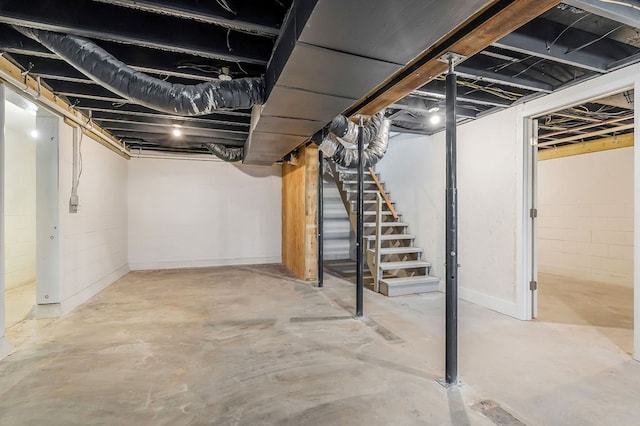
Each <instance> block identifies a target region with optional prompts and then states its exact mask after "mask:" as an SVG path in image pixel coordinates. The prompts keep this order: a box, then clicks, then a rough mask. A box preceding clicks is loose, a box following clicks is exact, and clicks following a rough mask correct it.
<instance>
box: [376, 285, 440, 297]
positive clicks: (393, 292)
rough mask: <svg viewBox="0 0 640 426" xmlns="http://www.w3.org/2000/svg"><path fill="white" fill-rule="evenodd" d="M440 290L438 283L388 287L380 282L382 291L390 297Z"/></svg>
mask: <svg viewBox="0 0 640 426" xmlns="http://www.w3.org/2000/svg"><path fill="white" fill-rule="evenodd" d="M438 290H439V289H438V283H422V284H408V285H399V286H393V287H387V285H386V284H384V283H380V293H382V294H384V295H385V296H389V297H394V296H405V295H408V294H416V293H428V292H433V291H438Z"/></svg>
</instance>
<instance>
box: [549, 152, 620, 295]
mask: <svg viewBox="0 0 640 426" xmlns="http://www.w3.org/2000/svg"><path fill="white" fill-rule="evenodd" d="M538 218H539V219H538V268H539V271H540V272H546V273H551V274H557V275H563V276H568V277H573V278H577V279H586V280H593V281H599V282H605V283H609V284H616V285H622V286H625V287H632V286H633V148H621V149H614V150H611V151H602V152H594V153H590V154H584V155H577V156H572V157H564V158H557V159H552V160H545V161H540V162H539V163H538Z"/></svg>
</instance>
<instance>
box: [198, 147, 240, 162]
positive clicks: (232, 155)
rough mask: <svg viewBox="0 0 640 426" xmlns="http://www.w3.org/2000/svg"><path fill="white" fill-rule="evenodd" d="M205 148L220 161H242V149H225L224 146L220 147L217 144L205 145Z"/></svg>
mask: <svg viewBox="0 0 640 426" xmlns="http://www.w3.org/2000/svg"><path fill="white" fill-rule="evenodd" d="M204 146H205V148H207V149H208V150H209V151H211V153H212V154H213V155H215V156H216V157H218V158H219V159H221V160H224V161H228V162H230V163H231V162H235V161H242V157H243V156H244V148H243V147H239V148H227V147H226V146H224V145H220V144H218V143H205V144H204Z"/></svg>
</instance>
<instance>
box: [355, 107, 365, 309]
mask: <svg viewBox="0 0 640 426" xmlns="http://www.w3.org/2000/svg"><path fill="white" fill-rule="evenodd" d="M363 130H364V128H363V126H362V119H360V126H358V186H357V190H358V196H357V204H358V207H357V210H356V215H357V221H356V318H361V317H362V311H363V309H362V305H363V298H364V294H363V293H364V291H363V289H364V247H363V241H362V240H363V238H364V192H363V191H364V161H363V158H362V157H363V155H364V140H363V138H364V134H363Z"/></svg>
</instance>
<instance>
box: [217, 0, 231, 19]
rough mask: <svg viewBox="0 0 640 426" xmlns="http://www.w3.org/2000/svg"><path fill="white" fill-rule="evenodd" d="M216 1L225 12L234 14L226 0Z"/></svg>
mask: <svg viewBox="0 0 640 426" xmlns="http://www.w3.org/2000/svg"><path fill="white" fill-rule="evenodd" d="M216 2H217V3H218V4H219V5H220V7H222V8H223V9H224V10H226V11H227V12H229V13H232V14H234V15H236V12H234V11H233V9H231V6H229V3H227V0H216Z"/></svg>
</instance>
